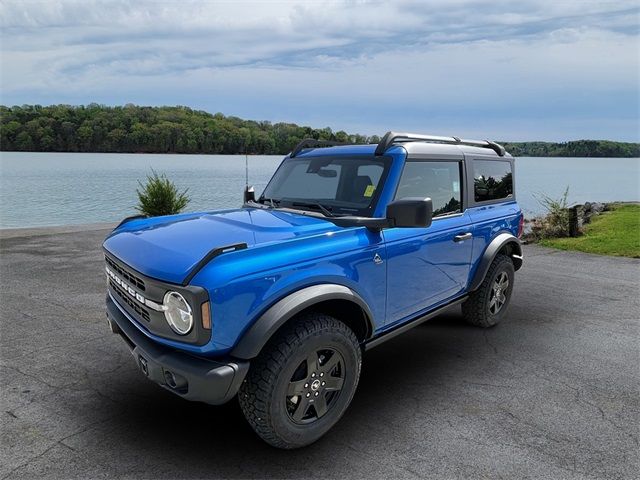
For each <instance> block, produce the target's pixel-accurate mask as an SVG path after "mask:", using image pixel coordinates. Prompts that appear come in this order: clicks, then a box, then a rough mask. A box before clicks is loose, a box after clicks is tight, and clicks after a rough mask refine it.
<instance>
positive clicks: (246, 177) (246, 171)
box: [244, 153, 249, 187]
mask: <svg viewBox="0 0 640 480" xmlns="http://www.w3.org/2000/svg"><path fill="white" fill-rule="evenodd" d="M244 180H245V181H244V184H245V185H246V186H247V187H248V186H249V154H248V153H245V154H244Z"/></svg>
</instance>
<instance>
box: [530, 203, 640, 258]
mask: <svg viewBox="0 0 640 480" xmlns="http://www.w3.org/2000/svg"><path fill="white" fill-rule="evenodd" d="M540 245H544V246H545V247H552V248H558V249H560V250H577V251H580V252H587V253H597V254H600V255H616V256H621V257H634V258H640V205H638V204H617V205H614V206H613V209H612V210H611V211H609V212H604V213H602V214H600V215H598V216H594V217H592V219H591V223H590V224H589V225H586V226H585V227H584V235H582V236H580V237H576V238H549V239H545V240H541V241H540Z"/></svg>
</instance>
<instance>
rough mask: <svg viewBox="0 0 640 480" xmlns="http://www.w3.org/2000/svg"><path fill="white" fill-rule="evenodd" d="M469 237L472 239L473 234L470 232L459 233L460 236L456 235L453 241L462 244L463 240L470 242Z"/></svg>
mask: <svg viewBox="0 0 640 480" xmlns="http://www.w3.org/2000/svg"><path fill="white" fill-rule="evenodd" d="M471 237H473V234H472V233H471V232H467V233H461V234H460V235H456V236H455V237H453V241H454V242H462V241H464V240H470V239H471Z"/></svg>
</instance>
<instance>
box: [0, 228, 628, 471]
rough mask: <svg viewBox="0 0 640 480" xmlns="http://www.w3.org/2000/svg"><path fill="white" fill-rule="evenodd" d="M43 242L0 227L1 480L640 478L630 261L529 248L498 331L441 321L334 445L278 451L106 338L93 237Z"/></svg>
mask: <svg viewBox="0 0 640 480" xmlns="http://www.w3.org/2000/svg"><path fill="white" fill-rule="evenodd" d="M95 228H98V227H95ZM75 230H78V229H75ZM55 232H56V233H51V232H50V231H47V230H30V231H28V232H26V233H25V232H23V233H21V232H16V231H12V232H9V233H7V232H0V252H1V256H0V268H1V269H0V281H1V284H2V290H1V293H0V303H1V304H2V307H3V308H2V310H1V313H0V348H1V350H0V372H1V373H0V385H1V389H0V391H1V393H0V398H1V402H2V403H1V410H0V417H1V418H2V422H1V423H0V425H1V432H0V442H1V446H2V448H1V449H0V478H28V479H31V478H36V477H37V478H154V479H155V478H202V477H207V478H215V477H226V478H293V477H295V478H310V477H324V478H413V477H421V478H437V479H446V478H518V479H520V478H554V479H557V478H566V479H570V478H638V476H639V474H640V464H639V451H640V449H639V444H638V441H639V436H640V432H639V424H640V418H639V412H640V371H639V369H640V347H639V342H638V340H639V336H640V335H639V334H640V319H639V317H640V301H639V298H640V296H639V295H638V293H639V287H640V261H638V260H633V259H624V258H608V257H600V256H594V255H587V254H579V253H568V252H559V251H552V250H548V249H543V248H539V247H534V246H528V247H526V248H525V257H526V260H525V262H526V263H525V266H524V267H523V269H522V270H520V271H519V272H518V273H517V274H516V288H515V292H514V298H513V301H512V304H511V307H510V309H509V314H508V320H507V321H505V322H504V323H503V324H501V325H499V326H498V327H496V328H493V329H489V330H481V329H477V328H473V327H469V326H467V325H465V324H464V323H463V322H462V320H461V317H460V312H459V308H458V309H452V311H451V312H450V313H447V314H444V315H443V316H441V317H439V318H436V319H434V320H432V321H430V322H427V323H426V324H424V325H423V326H420V327H417V328H415V329H413V330H411V331H410V332H409V333H407V334H405V335H403V336H400V337H398V338H397V339H395V340H392V341H390V342H387V343H386V344H384V345H382V346H380V347H378V348H376V349H373V350H371V351H370V352H368V353H367V354H366V355H365V357H364V365H363V372H362V379H361V382H360V386H359V388H358V392H357V393H356V397H355V399H354V401H353V403H352V405H351V407H350V408H349V410H348V411H347V413H346V414H345V416H344V417H343V419H342V420H341V421H340V422H339V424H338V425H337V426H336V427H335V428H334V429H333V430H332V432H330V433H329V434H328V435H327V436H326V437H325V438H323V439H322V440H320V441H319V442H318V443H316V444H314V445H312V446H310V447H308V448H305V449H302V450H297V451H279V450H276V449H273V448H270V447H268V446H267V445H265V444H264V443H262V442H261V441H260V440H259V439H258V438H257V437H256V436H255V435H254V434H253V432H252V431H251V429H250V428H249V426H248V425H247V424H246V422H245V421H244V419H243V417H242V414H241V412H240V409H239V407H238V406H237V404H236V402H235V401H234V402H231V403H229V404H227V405H225V406H222V407H211V406H207V405H204V404H194V403H189V402H186V401H184V400H182V399H180V398H177V397H175V396H173V395H172V394H170V393H168V392H165V391H164V390H162V389H161V388H160V387H157V386H155V385H153V384H151V383H150V382H148V381H147V380H146V379H145V378H144V377H143V376H142V374H141V373H139V372H138V371H137V369H136V366H135V364H134V361H133V359H132V358H131V355H130V354H129V352H128V350H127V348H126V346H125V345H124V343H123V342H122V340H121V339H120V338H118V337H117V336H115V335H112V334H111V333H109V332H108V331H107V327H106V322H105V314H104V292H105V286H104V279H103V273H102V260H101V250H100V243H101V240H102V238H103V237H104V235H105V234H106V232H107V231H106V230H93V231H73V232H70V233H59V232H60V230H56V231H55Z"/></svg>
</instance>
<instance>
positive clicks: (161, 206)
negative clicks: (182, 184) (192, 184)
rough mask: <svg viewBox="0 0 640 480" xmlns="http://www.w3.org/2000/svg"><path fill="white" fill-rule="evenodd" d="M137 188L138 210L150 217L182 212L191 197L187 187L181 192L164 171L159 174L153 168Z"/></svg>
mask: <svg viewBox="0 0 640 480" xmlns="http://www.w3.org/2000/svg"><path fill="white" fill-rule="evenodd" d="M138 184H139V185H140V188H139V189H136V192H137V193H138V206H137V207H136V210H138V211H139V212H140V213H142V214H144V215H148V216H150V217H158V216H160V215H173V214H175V213H180V212H181V211H182V210H183V209H184V208H185V207H186V206H187V204H188V203H189V202H190V201H191V199H190V198H189V197H188V196H187V191H188V190H189V189H185V190H184V191H183V192H179V191H178V188H177V187H176V186H175V185H174V184H173V182H172V181H170V180H169V179H168V178H167V176H166V175H165V174H164V173H163V174H161V175H158V174H157V173H156V172H155V170H151V175H147V182H146V183H145V184H142V182H140V181H138Z"/></svg>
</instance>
